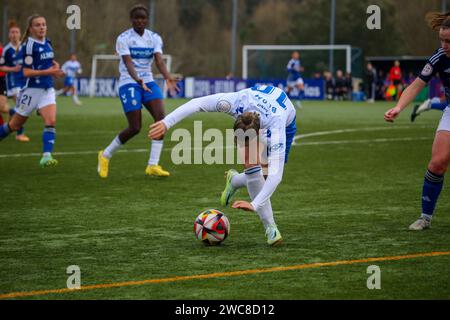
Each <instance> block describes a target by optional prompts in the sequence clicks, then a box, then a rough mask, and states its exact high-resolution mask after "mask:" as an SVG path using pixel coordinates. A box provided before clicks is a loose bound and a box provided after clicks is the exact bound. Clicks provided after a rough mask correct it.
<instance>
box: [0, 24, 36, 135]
mask: <svg viewBox="0 0 450 320" xmlns="http://www.w3.org/2000/svg"><path fill="white" fill-rule="evenodd" d="M20 37H21V32H20V28H19V26H18V25H17V24H16V23H15V22H14V21H10V22H9V32H8V38H9V41H10V42H9V43H8V44H7V45H6V46H5V47H4V48H3V54H2V58H1V63H0V65H1V66H0V71H3V72H5V73H6V88H7V97H8V98H12V99H13V101H14V105H16V103H17V97H18V96H19V92H20V90H21V89H22V87H23V86H24V85H25V78H24V76H23V73H22V64H23V61H22V58H20ZM8 112H9V116H10V117H12V116H13V115H14V113H15V111H14V108H11V109H9V110H8ZM24 131H25V130H24V128H23V127H22V128H20V129H19V130H17V133H16V140H17V141H20V142H29V141H30V138H28V137H27V136H26V135H25V134H24Z"/></svg>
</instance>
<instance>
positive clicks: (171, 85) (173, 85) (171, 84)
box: [166, 76, 180, 97]
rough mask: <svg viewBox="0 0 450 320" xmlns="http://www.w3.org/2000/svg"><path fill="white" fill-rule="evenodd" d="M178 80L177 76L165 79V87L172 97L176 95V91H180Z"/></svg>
mask: <svg viewBox="0 0 450 320" xmlns="http://www.w3.org/2000/svg"><path fill="white" fill-rule="evenodd" d="M178 81H179V79H178V78H175V77H172V76H171V77H170V78H169V79H166V83H167V89H168V90H169V93H170V95H171V96H172V97H173V96H176V95H177V93H178V92H180V88H179V87H178V86H177V82H178Z"/></svg>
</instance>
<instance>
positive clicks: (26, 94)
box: [0, 15, 64, 167]
mask: <svg viewBox="0 0 450 320" xmlns="http://www.w3.org/2000/svg"><path fill="white" fill-rule="evenodd" d="M46 34H47V23H46V20H45V18H44V17H43V16H40V15H33V16H31V17H29V18H28V23H27V31H26V34H25V37H24V41H23V46H22V47H21V49H20V57H21V58H22V59H23V69H22V70H23V75H24V77H25V78H26V81H25V86H24V87H23V89H22V90H21V91H20V94H19V97H18V99H17V104H16V108H15V111H16V113H15V114H14V115H13V116H12V118H11V120H10V121H9V123H6V124H4V125H3V126H1V127H0V140H2V139H4V138H5V137H6V136H8V135H9V134H10V133H11V132H13V131H17V130H19V129H20V128H21V127H22V126H23V125H24V123H25V122H26V121H27V120H28V118H29V116H30V115H31V114H32V112H33V111H34V110H38V111H39V114H40V115H41V117H42V119H43V120H44V125H45V128H44V132H43V135H42V142H43V155H42V158H41V160H40V165H41V167H50V166H55V165H56V164H57V163H58V162H57V161H56V160H55V159H53V157H52V151H53V146H54V144H55V133H56V131H55V124H56V102H55V90H54V88H53V77H62V76H63V75H64V73H63V72H62V71H61V69H60V67H59V64H58V63H57V62H56V61H55V60H54V53H53V48H52V45H51V43H50V41H49V40H48V39H47V38H46Z"/></svg>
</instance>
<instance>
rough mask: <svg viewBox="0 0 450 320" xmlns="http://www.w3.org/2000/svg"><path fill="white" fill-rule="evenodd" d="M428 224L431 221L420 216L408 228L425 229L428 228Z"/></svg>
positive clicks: (429, 224)
mask: <svg viewBox="0 0 450 320" xmlns="http://www.w3.org/2000/svg"><path fill="white" fill-rule="evenodd" d="M430 226H431V221H429V220H427V219H425V218H420V219H419V220H417V221H416V222H414V223H413V224H411V225H410V226H409V230H414V231H418V230H425V229H428V228H429V227H430Z"/></svg>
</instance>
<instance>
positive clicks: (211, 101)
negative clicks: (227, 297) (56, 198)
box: [149, 86, 297, 246]
mask: <svg viewBox="0 0 450 320" xmlns="http://www.w3.org/2000/svg"><path fill="white" fill-rule="evenodd" d="M196 112H222V113H224V114H228V115H230V116H232V117H233V118H234V119H235V123H234V127H233V129H234V132H235V135H236V136H237V137H239V134H238V132H239V131H241V133H242V135H240V137H241V139H239V138H238V139H236V140H237V143H236V145H237V147H238V152H239V154H240V155H241V159H242V160H244V161H243V162H244V169H245V170H244V171H243V172H242V173H238V172H237V171H236V170H229V171H228V172H227V173H226V186H225V190H224V191H223V193H222V197H221V200H220V201H221V204H222V205H224V206H226V205H228V204H229V202H230V200H231V197H232V196H233V195H234V193H235V192H236V191H237V190H238V189H239V188H243V187H247V190H248V193H249V195H250V198H251V202H247V201H242V200H238V201H235V202H234V203H233V208H235V209H242V210H246V211H253V212H256V213H257V214H258V215H259V217H260V219H261V222H262V223H263V226H264V228H265V231H266V236H267V243H268V244H269V245H271V246H275V245H278V244H279V243H281V241H282V236H281V233H280V231H279V230H278V227H277V225H276V224H275V220H274V216H273V211H272V205H271V202H270V198H271V196H272V194H273V193H274V192H275V190H276V188H277V186H278V185H279V184H280V182H281V180H282V177H283V171H284V165H285V163H286V162H287V159H288V155H289V151H290V149H291V145H292V142H293V141H294V137H295V133H296V131H297V127H296V112H295V107H294V106H293V104H292V102H291V101H290V100H289V98H288V97H287V95H286V93H285V92H283V90H281V89H279V88H275V87H273V86H256V87H253V88H250V89H244V90H241V91H238V92H232V93H219V94H214V95H210V96H206V97H202V98H197V99H193V100H191V101H189V102H187V103H185V104H184V105H182V106H180V107H178V108H177V109H175V110H174V111H173V112H172V113H170V114H169V115H167V116H166V117H165V118H164V120H162V121H159V122H156V123H154V124H153V125H151V126H150V132H149V137H150V138H152V139H157V138H159V137H160V136H162V135H164V134H165V133H166V132H167V130H168V129H170V128H171V127H173V126H174V125H175V124H177V123H178V122H180V121H181V120H183V119H185V118H186V117H188V116H190V115H192V114H194V113H196ZM252 131H253V133H254V134H255V135H254V136H252V135H251V132H252ZM247 133H250V134H247ZM242 138H244V139H242ZM247 138H248V140H247ZM263 167H265V169H266V170H267V172H266V175H267V179H266V180H265V179H264V175H263Z"/></svg>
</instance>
